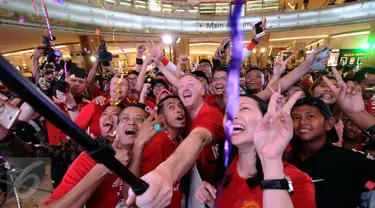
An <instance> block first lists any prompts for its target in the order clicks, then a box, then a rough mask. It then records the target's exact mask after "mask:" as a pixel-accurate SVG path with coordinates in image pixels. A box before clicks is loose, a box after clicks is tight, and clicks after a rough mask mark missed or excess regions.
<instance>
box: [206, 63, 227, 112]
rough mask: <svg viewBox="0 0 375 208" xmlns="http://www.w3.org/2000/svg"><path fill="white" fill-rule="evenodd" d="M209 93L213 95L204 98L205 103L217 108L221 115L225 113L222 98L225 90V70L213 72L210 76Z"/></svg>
mask: <svg viewBox="0 0 375 208" xmlns="http://www.w3.org/2000/svg"><path fill="white" fill-rule="evenodd" d="M210 85H211V91H212V92H213V94H209V95H206V96H205V101H206V102H207V103H208V104H210V105H212V106H214V107H217V108H218V109H219V110H220V111H221V112H222V113H223V114H224V112H225V102H224V96H225V95H226V90H227V72H226V71H225V70H220V69H218V70H215V71H214V72H213V75H212V82H211V84H210Z"/></svg>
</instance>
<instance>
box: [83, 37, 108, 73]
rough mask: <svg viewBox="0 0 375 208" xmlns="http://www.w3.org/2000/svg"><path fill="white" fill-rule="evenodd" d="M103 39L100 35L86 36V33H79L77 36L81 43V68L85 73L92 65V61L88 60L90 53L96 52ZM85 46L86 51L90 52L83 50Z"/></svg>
mask: <svg viewBox="0 0 375 208" xmlns="http://www.w3.org/2000/svg"><path fill="white" fill-rule="evenodd" d="M102 39H104V38H103V37H102V36H88V35H80V36H79V43H80V45H81V51H82V58H83V63H84V66H83V68H84V69H85V70H86V73H88V72H89V71H90V69H91V67H92V62H91V60H90V56H91V54H94V53H96V51H97V50H98V48H99V46H100V41H101V40H102ZM85 48H86V50H87V51H90V52H91V53H90V54H88V53H86V51H85Z"/></svg>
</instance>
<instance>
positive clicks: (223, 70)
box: [212, 68, 228, 77]
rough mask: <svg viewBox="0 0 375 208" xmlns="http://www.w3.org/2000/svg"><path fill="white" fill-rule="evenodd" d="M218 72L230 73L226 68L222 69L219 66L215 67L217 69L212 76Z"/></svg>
mask: <svg viewBox="0 0 375 208" xmlns="http://www.w3.org/2000/svg"><path fill="white" fill-rule="evenodd" d="M216 72H226V73H228V72H227V70H225V69H221V68H218V69H215V70H214V71H213V72H212V77H213V76H214V75H215V74H216Z"/></svg>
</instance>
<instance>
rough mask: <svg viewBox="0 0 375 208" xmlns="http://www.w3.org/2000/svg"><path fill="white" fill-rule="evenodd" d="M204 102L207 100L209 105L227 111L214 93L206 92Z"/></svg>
mask: <svg viewBox="0 0 375 208" xmlns="http://www.w3.org/2000/svg"><path fill="white" fill-rule="evenodd" d="M204 102H206V103H207V104H208V105H210V106H212V107H215V108H217V109H219V110H220V112H222V113H223V112H225V108H224V109H223V108H221V107H220V105H219V103H217V99H216V96H215V95H214V94H205V95H204Z"/></svg>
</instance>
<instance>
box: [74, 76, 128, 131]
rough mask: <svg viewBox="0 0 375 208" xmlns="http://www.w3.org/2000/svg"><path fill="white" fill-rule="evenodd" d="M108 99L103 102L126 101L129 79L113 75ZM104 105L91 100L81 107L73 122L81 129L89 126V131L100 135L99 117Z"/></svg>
mask: <svg viewBox="0 0 375 208" xmlns="http://www.w3.org/2000/svg"><path fill="white" fill-rule="evenodd" d="M109 95H110V97H109V99H107V100H106V101H105V103H109V102H111V101H116V100H117V101H119V102H122V103H124V104H126V103H127V97H128V95H129V81H128V80H127V79H126V78H125V77H122V78H121V74H118V75H115V76H114V77H113V78H112V79H111V86H110V92H109ZM103 109H104V106H102V105H99V104H96V103H95V102H91V103H89V104H87V105H86V106H85V107H84V108H82V110H81V112H80V113H79V114H78V116H77V118H76V120H75V122H76V124H77V125H78V126H79V127H80V128H81V129H83V130H87V129H88V128H89V133H90V134H93V135H94V136H99V135H100V126H99V119H100V116H101V114H102V112H103Z"/></svg>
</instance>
